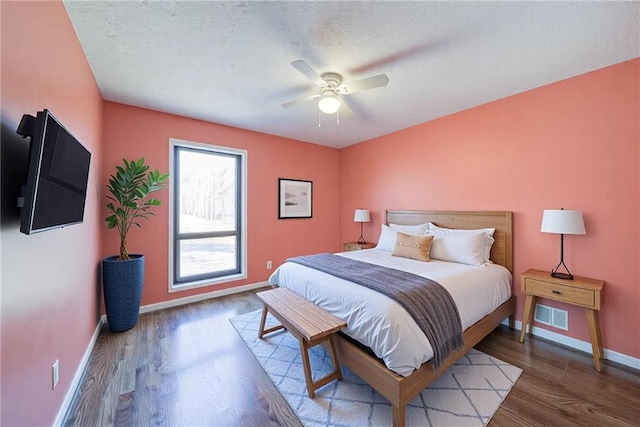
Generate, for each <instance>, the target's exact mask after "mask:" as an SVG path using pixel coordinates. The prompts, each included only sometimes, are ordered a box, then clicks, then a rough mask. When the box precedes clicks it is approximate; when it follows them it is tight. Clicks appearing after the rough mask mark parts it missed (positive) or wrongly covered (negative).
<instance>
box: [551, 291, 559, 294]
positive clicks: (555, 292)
mask: <svg viewBox="0 0 640 427" xmlns="http://www.w3.org/2000/svg"><path fill="white" fill-rule="evenodd" d="M551 292H552V293H554V294H556V295H560V291H555V290H554V291H551Z"/></svg>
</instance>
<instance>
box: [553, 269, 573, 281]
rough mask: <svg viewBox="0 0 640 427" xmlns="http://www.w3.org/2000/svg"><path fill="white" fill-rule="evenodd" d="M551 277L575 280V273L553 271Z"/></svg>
mask: <svg viewBox="0 0 640 427" xmlns="http://www.w3.org/2000/svg"><path fill="white" fill-rule="evenodd" d="M551 277H555V278H557V279H564V280H573V274H565V273H558V272H556V271H554V272H552V273H551Z"/></svg>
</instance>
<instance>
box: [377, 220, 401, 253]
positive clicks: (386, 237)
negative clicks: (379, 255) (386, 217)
mask: <svg viewBox="0 0 640 427" xmlns="http://www.w3.org/2000/svg"><path fill="white" fill-rule="evenodd" d="M397 234H398V232H397V231H396V230H394V229H392V228H391V227H389V226H387V225H384V224H382V229H381V230H380V238H379V239H378V245H377V246H376V249H381V250H383V251H389V252H391V251H393V247H394V246H395V245H396V236H397Z"/></svg>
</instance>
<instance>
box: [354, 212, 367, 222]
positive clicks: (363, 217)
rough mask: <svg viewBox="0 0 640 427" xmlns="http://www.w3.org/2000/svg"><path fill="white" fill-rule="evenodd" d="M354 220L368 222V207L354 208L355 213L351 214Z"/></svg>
mask: <svg viewBox="0 0 640 427" xmlns="http://www.w3.org/2000/svg"><path fill="white" fill-rule="evenodd" d="M353 221H354V222H369V221H371V216H370V215H369V209H356V214H355V215H354V216H353Z"/></svg>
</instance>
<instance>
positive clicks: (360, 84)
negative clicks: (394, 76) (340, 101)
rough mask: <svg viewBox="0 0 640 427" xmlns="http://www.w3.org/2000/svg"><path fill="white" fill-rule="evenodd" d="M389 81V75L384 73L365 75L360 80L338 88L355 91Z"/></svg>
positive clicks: (375, 86) (381, 84)
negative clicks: (365, 76)
mask: <svg viewBox="0 0 640 427" xmlns="http://www.w3.org/2000/svg"><path fill="white" fill-rule="evenodd" d="M388 83H389V77H387V75H386V74H378V75H377V76H371V77H367V78H364V79H361V80H356V81H353V82H349V83H345V84H343V85H342V86H341V87H340V89H342V90H343V93H356V92H361V91H363V90H367V89H374V88H377V87H383V86H386V85H387V84H388Z"/></svg>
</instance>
